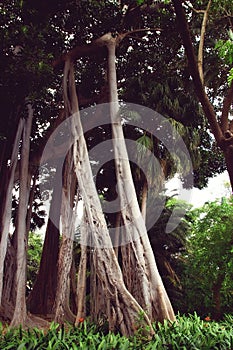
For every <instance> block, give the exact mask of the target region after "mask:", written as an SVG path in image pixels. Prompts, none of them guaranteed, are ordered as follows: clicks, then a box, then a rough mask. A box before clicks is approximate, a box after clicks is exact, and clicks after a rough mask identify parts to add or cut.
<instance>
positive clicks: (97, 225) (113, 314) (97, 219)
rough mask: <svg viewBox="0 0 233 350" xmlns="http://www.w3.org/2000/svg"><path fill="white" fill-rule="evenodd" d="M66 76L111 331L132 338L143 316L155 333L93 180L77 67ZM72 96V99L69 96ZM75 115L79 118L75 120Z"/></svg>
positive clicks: (77, 159) (70, 68)
mask: <svg viewBox="0 0 233 350" xmlns="http://www.w3.org/2000/svg"><path fill="white" fill-rule="evenodd" d="M64 76H65V79H66V81H68V84H69V90H68V91H66V93H65V94H64V98H65V101H64V102H65V106H66V108H67V109H68V108H70V109H68V110H67V112H68V113H70V114H71V115H72V116H73V117H72V134H73V136H74V139H75V140H77V142H75V144H74V160H75V171H76V175H77V179H78V184H79V189H80V193H81V196H82V198H83V200H84V210H85V212H86V222H85V224H86V225H87V227H88V229H89V235H90V236H91V240H92V243H93V245H92V247H93V248H92V249H93V260H94V264H95V269H96V273H97V276H98V278H99V280H100V282H101V287H102V290H103V293H104V296H105V301H106V306H107V305H110V307H108V308H107V307H106V308H105V310H103V312H104V313H105V314H106V316H107V319H108V323H109V329H110V330H112V331H114V330H120V331H121V332H122V334H124V335H129V334H133V333H134V331H135V323H136V322H137V319H138V315H139V314H142V315H143V320H142V321H141V326H142V327H144V326H146V325H147V326H149V330H147V332H149V333H151V334H153V333H154V331H153V328H152V326H151V323H150V321H149V319H148V317H147V315H146V314H145V313H144V312H143V309H142V308H141V307H140V305H139V304H138V303H137V301H136V300H135V299H134V298H133V296H132V295H131V294H130V293H129V292H128V290H127V289H126V287H125V284H124V282H123V277H122V272H121V270H120V267H119V264H118V261H117V258H116V255H115V252H114V249H113V247H112V242H111V238H110V235H109V232H108V229H107V225H106V221H105V218H104V215H103V212H102V208H101V204H100V200H99V197H98V194H97V191H96V188H95V184H94V181H93V176H92V171H91V166H90V161H89V157H88V152H87V146H86V142H85V139H84V135H83V129H82V125H81V120H80V114H79V108H78V100H77V95H76V87H75V78H74V71H73V64H72V63H71V62H70V61H66V64H65V69H64ZM68 96H69V97H68ZM74 116H75V118H74Z"/></svg>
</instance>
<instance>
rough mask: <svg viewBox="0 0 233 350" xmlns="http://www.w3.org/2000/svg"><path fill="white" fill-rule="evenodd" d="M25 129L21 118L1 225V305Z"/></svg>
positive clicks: (13, 151) (12, 156)
mask: <svg viewBox="0 0 233 350" xmlns="http://www.w3.org/2000/svg"><path fill="white" fill-rule="evenodd" d="M23 127H24V119H23V118H20V120H19V125H18V130H17V133H16V136H15V141H14V146H13V150H12V155H11V162H10V171H9V182H8V187H7V191H6V199H5V204H4V210H3V216H2V225H1V227H2V232H1V242H0V304H1V299H2V288H3V271H4V261H5V256H6V250H7V242H8V235H9V230H10V222H11V211H12V190H13V187H14V176H15V169H16V165H17V162H18V153H19V142H20V139H21V135H22V131H23Z"/></svg>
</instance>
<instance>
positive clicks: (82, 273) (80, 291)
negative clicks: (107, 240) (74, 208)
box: [75, 224, 88, 325]
mask: <svg viewBox="0 0 233 350" xmlns="http://www.w3.org/2000/svg"><path fill="white" fill-rule="evenodd" d="M87 237H88V230H87V227H86V226H85V225H83V224H81V242H82V244H81V257H80V263H79V271H78V282H77V303H78V310H77V315H76V320H75V324H76V325H77V324H79V322H80V319H82V318H85V317H86V279H87V243H86V242H85V241H86V240H87ZM85 243H86V244H85Z"/></svg>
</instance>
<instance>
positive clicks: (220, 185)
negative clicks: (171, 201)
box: [166, 171, 230, 207]
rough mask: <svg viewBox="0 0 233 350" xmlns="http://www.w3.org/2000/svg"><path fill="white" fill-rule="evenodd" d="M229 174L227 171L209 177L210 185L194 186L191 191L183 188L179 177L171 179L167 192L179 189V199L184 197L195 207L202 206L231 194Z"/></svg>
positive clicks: (170, 192)
mask: <svg viewBox="0 0 233 350" xmlns="http://www.w3.org/2000/svg"><path fill="white" fill-rule="evenodd" d="M229 183H230V181H229V176H228V174H227V171H225V172H224V173H222V174H220V175H217V176H215V177H213V178H211V179H209V182H208V186H207V187H206V188H204V189H202V190H199V189H197V188H194V189H192V190H190V191H187V190H184V189H183V188H182V185H181V182H180V180H179V179H178V178H177V177H174V178H173V179H172V180H170V181H169V182H168V183H167V185H166V188H167V189H168V193H167V194H172V193H174V192H172V191H175V190H177V192H178V193H179V197H178V198H179V199H184V200H186V201H187V202H188V203H190V204H192V205H193V206H194V207H201V206H202V205H203V204H204V203H205V202H212V201H214V200H215V199H218V198H222V197H228V196H229V195H230V189H229V188H227V186H226V184H229Z"/></svg>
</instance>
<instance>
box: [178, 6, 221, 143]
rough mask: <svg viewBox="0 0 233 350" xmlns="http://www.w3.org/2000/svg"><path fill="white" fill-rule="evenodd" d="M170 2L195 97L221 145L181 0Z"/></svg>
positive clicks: (219, 129)
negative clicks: (172, 6)
mask: <svg viewBox="0 0 233 350" xmlns="http://www.w3.org/2000/svg"><path fill="white" fill-rule="evenodd" d="M172 1H173V4H174V8H175V12H176V17H177V24H178V26H179V31H180V35H181V38H182V41H183V45H184V48H185V51H186V55H187V58H188V63H189V68H190V72H191V76H192V78H193V83H194V87H195V90H196V93H197V96H198V98H199V101H200V103H201V105H202V108H203V111H204V113H205V116H206V118H207V119H208V121H209V124H210V128H211V130H212V132H213V135H214V137H215V139H216V141H217V143H218V144H219V145H221V141H222V139H223V134H222V131H221V128H220V126H219V124H218V121H217V118H216V114H215V111H214V108H213V106H212V105H211V103H210V101H209V99H208V96H207V95H206V92H205V89H204V86H203V84H202V81H201V77H200V74H199V71H198V65H197V59H196V55H195V53H194V48H193V44H192V40H191V36H190V31H189V27H188V23H187V20H186V16H185V13H184V9H183V6H182V1H181V0H172Z"/></svg>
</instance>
